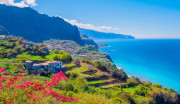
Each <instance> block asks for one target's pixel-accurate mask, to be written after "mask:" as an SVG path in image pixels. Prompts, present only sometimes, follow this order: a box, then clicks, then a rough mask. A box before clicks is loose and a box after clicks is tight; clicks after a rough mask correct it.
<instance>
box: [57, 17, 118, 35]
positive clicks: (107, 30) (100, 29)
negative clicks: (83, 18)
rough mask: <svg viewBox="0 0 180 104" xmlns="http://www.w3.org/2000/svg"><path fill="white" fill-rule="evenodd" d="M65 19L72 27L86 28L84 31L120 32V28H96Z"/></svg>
mask: <svg viewBox="0 0 180 104" xmlns="http://www.w3.org/2000/svg"><path fill="white" fill-rule="evenodd" d="M59 17H60V16H59ZM60 18H62V17H60ZM63 19H64V20H65V21H67V22H69V23H70V24H72V25H76V26H78V27H80V28H84V29H90V30H96V31H102V32H114V31H117V30H119V29H118V28H113V27H109V26H94V25H92V24H83V23H80V22H78V21H77V20H68V19H66V18H63Z"/></svg>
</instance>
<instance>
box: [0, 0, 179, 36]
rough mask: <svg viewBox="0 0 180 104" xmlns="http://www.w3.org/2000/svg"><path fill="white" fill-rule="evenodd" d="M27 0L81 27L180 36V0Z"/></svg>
mask: <svg viewBox="0 0 180 104" xmlns="http://www.w3.org/2000/svg"><path fill="white" fill-rule="evenodd" d="M0 1H3V0H0ZM10 1H11V0H10ZM20 1H22V0H15V1H14V2H20ZM24 1H29V4H30V1H31V2H35V3H36V4H37V5H31V7H32V8H34V9H35V10H37V11H39V12H40V13H45V14H48V15H49V16H61V17H63V18H65V20H66V21H68V22H70V23H72V24H75V25H78V26H79V27H84V28H89V29H94V30H98V31H104V32H114V33H121V34H129V35H133V36H135V37H136V38H180V0H24Z"/></svg>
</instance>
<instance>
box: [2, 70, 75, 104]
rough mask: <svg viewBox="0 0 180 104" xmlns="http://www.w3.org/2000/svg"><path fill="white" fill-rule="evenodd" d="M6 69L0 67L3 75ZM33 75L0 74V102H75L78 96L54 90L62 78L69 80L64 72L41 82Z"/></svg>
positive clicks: (15, 103) (17, 103)
mask: <svg viewBox="0 0 180 104" xmlns="http://www.w3.org/2000/svg"><path fill="white" fill-rule="evenodd" d="M4 73H5V72H4V69H3V68H2V69H0V74H1V75H3V74H4ZM6 73H7V72H6ZM35 80H36V78H35V79H33V78H32V77H26V78H25V77H24V76H23V74H18V76H4V75H3V76H0V93H1V94H0V103H14V104H19V103H22V102H23V103H43V102H46V103H59V102H62V101H63V102H74V101H76V99H77V98H70V97H67V96H64V95H60V94H59V93H58V92H55V91H53V87H54V86H58V83H59V82H60V81H62V80H65V81H66V80H67V79H66V78H65V76H64V74H63V73H62V72H59V73H56V75H55V76H53V77H52V78H51V79H50V80H48V81H44V83H40V82H38V81H35Z"/></svg>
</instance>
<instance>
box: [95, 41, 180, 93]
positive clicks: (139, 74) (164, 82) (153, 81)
mask: <svg viewBox="0 0 180 104" xmlns="http://www.w3.org/2000/svg"><path fill="white" fill-rule="evenodd" d="M138 40H139V39H138ZM148 40H149V39H148ZM166 40H168V39H166ZM95 41H96V40H95ZM108 41H110V40H108ZM130 41H131V40H130ZM96 42H98V41H96ZM100 42H101V41H100ZM105 43H106V42H105ZM106 44H107V43H106ZM108 45H109V44H108ZM106 48H108V47H102V48H100V49H99V51H101V52H104V53H106V54H108V55H109V56H110V57H111V55H110V54H114V53H115V52H114V53H113V52H108V51H107V50H108V49H106ZM105 49H106V51H104V50H105ZM111 59H112V61H113V63H114V64H115V65H116V66H117V67H118V68H123V69H124V70H125V72H126V74H127V75H128V76H137V77H138V78H140V80H141V81H150V82H152V83H159V84H161V85H162V86H163V87H167V88H172V89H174V90H175V91H177V92H178V93H180V91H179V90H178V88H177V87H176V86H177V85H178V84H177V82H175V81H174V80H172V79H168V78H164V77H162V78H159V77H161V76H162V75H161V76H159V77H157V76H158V75H157V73H154V74H152V75H150V74H151V73H149V72H148V71H147V73H146V74H142V73H137V72H135V73H137V74H136V75H135V74H132V73H130V72H129V71H128V70H129V69H127V68H126V66H122V65H123V64H121V65H118V64H117V60H114V59H113V58H112V57H111ZM132 66H133V65H132ZM132 66H131V67H132ZM137 69H138V67H137ZM139 69H141V68H140V67H139ZM139 69H138V70H139ZM130 70H131V71H132V69H130ZM150 72H151V71H150ZM164 73H165V72H163V73H162V74H164ZM148 76H153V77H154V79H151V78H150V79H149V78H148ZM160 79H164V80H163V81H161V80H160ZM165 80H166V81H165ZM168 81H169V82H168ZM167 82H168V83H170V84H167ZM171 84H173V85H171ZM171 86H173V87H171Z"/></svg>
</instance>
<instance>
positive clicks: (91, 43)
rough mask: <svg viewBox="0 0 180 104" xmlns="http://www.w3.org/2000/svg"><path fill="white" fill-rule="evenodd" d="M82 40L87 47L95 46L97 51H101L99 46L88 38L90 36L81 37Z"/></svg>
mask: <svg viewBox="0 0 180 104" xmlns="http://www.w3.org/2000/svg"><path fill="white" fill-rule="evenodd" d="M81 39H82V40H83V42H84V44H85V45H92V46H94V47H95V48H96V49H99V48H98V45H97V44H96V43H95V42H94V40H93V39H90V38H88V36H86V35H81Z"/></svg>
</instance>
